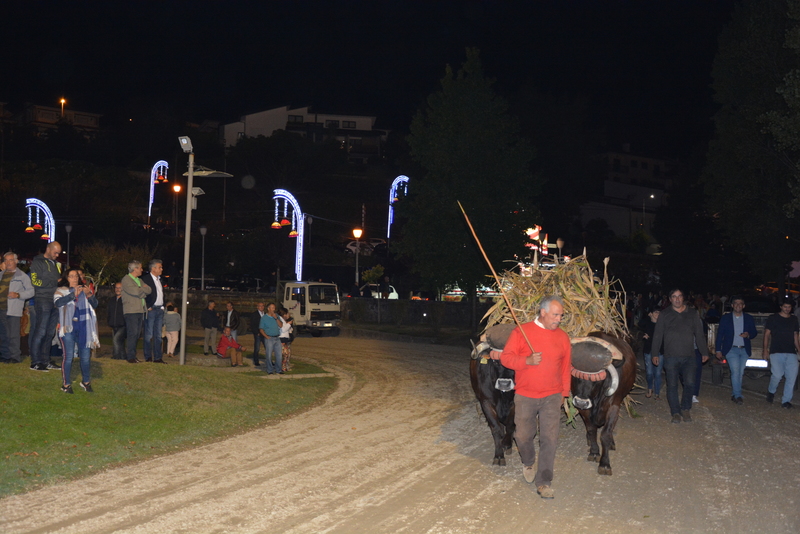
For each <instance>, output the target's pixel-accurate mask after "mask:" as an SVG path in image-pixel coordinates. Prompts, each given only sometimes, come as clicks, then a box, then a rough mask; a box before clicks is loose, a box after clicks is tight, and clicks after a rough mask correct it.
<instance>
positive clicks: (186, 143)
mask: <svg viewBox="0 0 800 534" xmlns="http://www.w3.org/2000/svg"><path fill="white" fill-rule="evenodd" d="M178 141H180V143H181V148H182V149H183V151H184V152H186V153H187V154H189V153H191V152H192V151H193V150H194V148H193V147H192V140H191V139H189V138H188V137H187V136H185V135H182V136H180V137H178Z"/></svg>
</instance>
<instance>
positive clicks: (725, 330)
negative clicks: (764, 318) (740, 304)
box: [715, 312, 758, 356]
mask: <svg viewBox="0 0 800 534" xmlns="http://www.w3.org/2000/svg"><path fill="white" fill-rule="evenodd" d="M742 315H743V316H744V332H747V333H748V334H750V337H749V338H747V337H746V338H744V350H745V351H746V352H747V355H748V356H752V355H753V350H752V349H751V348H750V341H751V340H752V339H754V338H755V337H756V336H757V335H758V330H756V323H755V321H753V316H752V315H750V314H749V313H744V312H742ZM733 336H734V332H733V313H726V314H725V315H723V316H722V319H720V320H719V330H718V331H717V342H716V344H715V345H716V351H717V352H721V353H722V355H723V356H725V355H727V354H728V353H729V352H730V350H731V347H733Z"/></svg>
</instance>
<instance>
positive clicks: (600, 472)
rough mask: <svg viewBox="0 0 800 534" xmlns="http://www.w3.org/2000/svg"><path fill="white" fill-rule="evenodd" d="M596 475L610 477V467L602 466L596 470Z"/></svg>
mask: <svg viewBox="0 0 800 534" xmlns="http://www.w3.org/2000/svg"><path fill="white" fill-rule="evenodd" d="M597 474H598V475H610V474H611V466H609V467H603V466H602V465H601V466H600V467H598V468H597Z"/></svg>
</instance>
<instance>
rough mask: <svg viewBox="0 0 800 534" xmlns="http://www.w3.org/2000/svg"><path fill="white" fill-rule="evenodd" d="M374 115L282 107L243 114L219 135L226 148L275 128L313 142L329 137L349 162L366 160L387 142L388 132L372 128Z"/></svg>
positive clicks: (378, 153) (306, 107) (265, 133)
mask: <svg viewBox="0 0 800 534" xmlns="http://www.w3.org/2000/svg"><path fill="white" fill-rule="evenodd" d="M375 121H376V117H368V116H363V115H336V114H331V113H318V112H316V111H313V110H312V109H311V106H305V107H300V108H292V107H291V106H282V107H278V108H273V109H268V110H266V111H259V112H257V113H251V114H249V115H243V116H242V117H241V118H240V119H239V120H238V121H236V122H232V123H228V124H223V125H222V126H221V127H220V135H221V137H222V141H223V144H224V145H225V147H231V146H234V145H236V143H238V142H239V139H242V138H244V137H258V136H259V135H263V136H264V137H270V136H271V135H272V134H273V133H275V132H276V131H278V130H284V131H287V132H292V133H295V134H297V135H301V136H303V137H305V138H307V139H310V140H311V141H313V142H315V143H321V142H323V141H327V140H330V139H335V140H336V141H338V142H339V143H340V145H341V147H342V149H343V150H347V155H348V160H349V161H350V162H352V163H367V162H368V161H369V160H370V159H371V158H375V157H379V156H380V155H381V153H382V151H383V146H384V145H385V144H386V137H387V135H388V131H386V130H378V129H375Z"/></svg>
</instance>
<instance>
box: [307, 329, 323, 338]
mask: <svg viewBox="0 0 800 534" xmlns="http://www.w3.org/2000/svg"><path fill="white" fill-rule="evenodd" d="M309 333H310V334H311V337H319V336H321V335H322V330H309Z"/></svg>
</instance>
